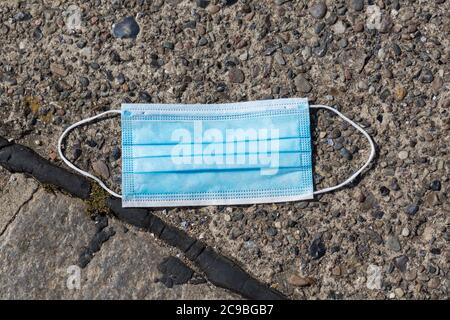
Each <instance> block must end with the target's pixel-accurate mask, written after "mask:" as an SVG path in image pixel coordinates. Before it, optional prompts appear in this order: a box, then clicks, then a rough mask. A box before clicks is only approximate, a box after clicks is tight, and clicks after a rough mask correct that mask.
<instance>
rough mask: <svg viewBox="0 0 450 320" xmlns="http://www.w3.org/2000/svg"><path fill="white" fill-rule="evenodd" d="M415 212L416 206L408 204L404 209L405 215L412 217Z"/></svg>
mask: <svg viewBox="0 0 450 320" xmlns="http://www.w3.org/2000/svg"><path fill="white" fill-rule="evenodd" d="M417 211H419V206H418V205H417V204H410V205H409V206H407V207H406V210H405V212H406V214H408V215H410V216H414V215H415V214H416V213H417Z"/></svg>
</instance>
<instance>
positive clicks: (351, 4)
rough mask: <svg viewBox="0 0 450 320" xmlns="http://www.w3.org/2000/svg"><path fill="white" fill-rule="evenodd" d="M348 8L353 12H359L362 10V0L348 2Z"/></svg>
mask: <svg viewBox="0 0 450 320" xmlns="http://www.w3.org/2000/svg"><path fill="white" fill-rule="evenodd" d="M349 7H350V8H351V9H353V10H355V11H361V10H362V9H363V8H364V0H350V1H349Z"/></svg>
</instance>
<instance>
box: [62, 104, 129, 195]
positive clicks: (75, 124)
mask: <svg viewBox="0 0 450 320" xmlns="http://www.w3.org/2000/svg"><path fill="white" fill-rule="evenodd" d="M112 113H114V114H117V113H119V114H120V113H121V111H120V110H109V111H105V112H102V113H99V114H97V115H95V116H93V117H90V118H86V119H83V120H80V121H78V122H75V123H74V124H72V125H71V126H69V127H68V128H67V129H66V130H64V131H63V133H62V134H61V136H60V137H59V139H58V154H59V156H60V158H61V159H62V161H64V163H65V164H66V165H68V166H69V167H70V168H72V169H73V170H75V171H76V172H78V173H80V174H82V175H83V176H85V177H88V178H91V179H93V180H95V181H97V182H98V184H99V185H100V186H101V187H102V188H103V189H105V190H106V191H107V192H108V193H109V194H111V195H113V196H114V197H116V198H122V196H121V195H120V194H118V193H115V192H114V191H112V190H111V189H109V188H108V187H107V186H106V185H105V184H104V183H103V181H102V180H100V179H99V178H97V177H96V176H94V175H92V174H90V173H89V172H86V171H84V170H81V169H80V168H78V167H77V166H75V165H74V164H73V163H72V162H70V161H69V160H67V158H66V157H65V156H64V155H63V153H62V151H61V146H62V141H63V140H64V137H65V136H66V135H67V134H68V133H69V132H70V131H72V130H73V129H74V128H76V127H78V126H80V125H82V124H84V123H88V122H91V121H92V120H95V119H97V118H100V117H103V116H104V115H107V114H112Z"/></svg>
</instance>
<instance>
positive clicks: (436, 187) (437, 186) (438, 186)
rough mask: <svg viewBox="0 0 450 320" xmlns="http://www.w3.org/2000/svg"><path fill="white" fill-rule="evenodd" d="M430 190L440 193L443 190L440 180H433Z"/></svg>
mask: <svg viewBox="0 0 450 320" xmlns="http://www.w3.org/2000/svg"><path fill="white" fill-rule="evenodd" d="M430 189H431V190H433V191H440V190H441V181H439V180H433V182H431V184H430Z"/></svg>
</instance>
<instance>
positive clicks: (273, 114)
mask: <svg viewBox="0 0 450 320" xmlns="http://www.w3.org/2000/svg"><path fill="white" fill-rule="evenodd" d="M121 123H122V205H123V206H124V207H140V206H151V207H160V206H163V207H166V206H192V205H227V204H248V203H263V202H280V201H290V200H301V199H311V198H312V197H313V179H312V161H311V160H312V159H311V156H312V155H311V133H310V127H309V124H310V120H309V108H308V101H307V100H306V99H285V100H281V101H280V100H269V101H257V102H243V103H232V104H219V105H198V104H197V105H167V104H165V105H158V104H123V105H122V117H121Z"/></svg>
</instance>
